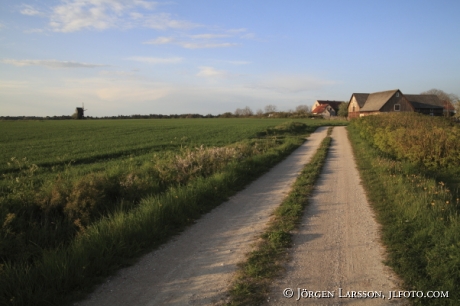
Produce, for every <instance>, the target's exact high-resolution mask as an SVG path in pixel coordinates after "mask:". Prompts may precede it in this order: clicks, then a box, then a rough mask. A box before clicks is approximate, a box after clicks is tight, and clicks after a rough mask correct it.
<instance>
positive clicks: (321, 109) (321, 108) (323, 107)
mask: <svg viewBox="0 0 460 306" xmlns="http://www.w3.org/2000/svg"><path fill="white" fill-rule="evenodd" d="M328 106H329V104H322V105H319V106H317V107H316V108H315V109H314V110H312V112H311V113H312V114H322V113H323V112H324V111H325V110H326V108H327V107H328Z"/></svg>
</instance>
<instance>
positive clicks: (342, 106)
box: [337, 102, 348, 117]
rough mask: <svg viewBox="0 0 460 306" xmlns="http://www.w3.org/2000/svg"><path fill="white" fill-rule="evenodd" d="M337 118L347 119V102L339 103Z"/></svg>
mask: <svg viewBox="0 0 460 306" xmlns="http://www.w3.org/2000/svg"><path fill="white" fill-rule="evenodd" d="M337 116H340V117H348V103H347V102H343V103H340V105H339V111H338V113H337Z"/></svg>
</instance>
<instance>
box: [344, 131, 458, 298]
mask: <svg viewBox="0 0 460 306" xmlns="http://www.w3.org/2000/svg"><path fill="white" fill-rule="evenodd" d="M348 130H349V133H348V135H349V138H350V141H351V143H352V146H353V150H354V154H355V157H356V162H357V165H358V168H359V171H360V174H361V180H362V183H363V186H364V187H365V189H366V193H367V197H368V199H369V201H370V203H371V205H372V207H373V209H374V211H375V212H376V217H377V219H378V221H379V222H380V224H381V230H382V239H383V242H384V244H385V245H386V248H387V251H388V254H387V262H386V264H388V265H389V266H390V267H392V268H393V269H394V271H395V272H396V273H397V274H398V275H399V276H400V277H401V278H402V280H403V281H404V287H405V288H404V289H405V290H415V291H423V292H427V291H444V292H446V291H448V292H449V293H448V294H449V297H448V298H439V299H429V298H413V299H412V298H411V300H410V301H411V303H412V304H414V305H460V292H459V291H458V288H459V284H460V218H459V211H460V199H459V193H458V190H451V188H450V187H449V186H448V185H447V184H446V183H445V182H444V181H441V180H439V176H436V177H437V179H436V177H433V176H432V175H436V172H435V171H434V170H430V171H426V170H424V169H423V167H420V165H416V164H413V163H410V162H408V161H398V160H395V159H393V158H391V157H389V156H388V154H384V153H382V152H381V151H379V150H378V149H376V148H375V147H373V146H372V145H371V144H370V143H369V142H368V141H366V140H365V139H363V138H362V137H361V136H360V131H359V129H358V128H357V126H355V125H354V124H351V125H349V126H348ZM441 172H443V170H441Z"/></svg>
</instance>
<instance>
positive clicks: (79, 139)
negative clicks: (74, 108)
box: [0, 119, 346, 305]
mask: <svg viewBox="0 0 460 306" xmlns="http://www.w3.org/2000/svg"><path fill="white" fill-rule="evenodd" d="M342 124H346V123H345V122H341V121H326V120H318V119H316V120H311V119H310V120H309V119H296V120H295V122H294V121H293V120H289V119H182V120H81V121H76V120H75V121H71V120H68V121H3V122H2V121H0V129H1V130H2V134H1V135H0V146H1V148H2V150H1V152H0V154H1V156H0V173H1V174H2V180H1V182H0V235H1V237H2V239H1V240H0V304H2V305H3V304H5V305H7V304H11V305H30V304H31V303H32V301H33V304H35V305H62V304H65V303H67V302H70V301H72V300H74V298H75V297H78V295H79V294H80V293H84V292H86V291H87V290H89V289H90V288H91V287H92V286H93V285H94V284H96V283H98V282H99V281H100V280H101V277H103V276H106V275H109V274H111V273H113V271H115V270H116V269H118V268H119V267H121V266H124V265H126V264H127V263H129V262H130V261H131V259H132V258H136V257H137V256H139V255H140V254H142V253H144V252H146V251H147V250H150V249H152V248H153V247H155V246H158V245H159V244H161V243H163V242H164V241H166V240H167V239H168V237H170V236H171V235H174V234H176V233H177V232H178V231H180V230H181V229H183V228H184V226H187V225H188V224H190V223H192V222H193V220H195V219H196V218H199V216H200V215H201V214H202V213H204V212H207V211H209V210H210V209H212V208H213V207H215V206H216V205H219V204H220V203H222V202H223V201H224V200H225V199H226V198H227V197H228V196H229V195H231V194H234V193H235V192H236V191H238V190H240V189H241V188H243V187H244V186H245V185H246V184H247V183H249V182H250V181H251V180H253V179H255V178H257V177H258V176H260V175H261V174H262V173H264V172H265V171H267V170H268V169H269V168H270V167H272V166H274V165H275V164H276V163H278V162H279V161H281V160H282V159H283V158H284V157H286V156H287V155H288V154H290V153H291V152H292V151H293V150H294V149H295V148H297V147H298V146H299V145H300V144H301V143H302V142H303V141H304V139H305V137H306V136H307V135H308V134H309V133H311V132H312V131H314V130H315V129H316V127H318V126H321V125H342ZM24 288H25V289H24Z"/></svg>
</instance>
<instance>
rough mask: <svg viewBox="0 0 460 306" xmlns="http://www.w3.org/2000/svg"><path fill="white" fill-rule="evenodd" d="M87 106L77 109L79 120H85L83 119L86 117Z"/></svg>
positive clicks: (83, 105) (82, 105)
mask: <svg viewBox="0 0 460 306" xmlns="http://www.w3.org/2000/svg"><path fill="white" fill-rule="evenodd" d="M85 110H86V109H85V104H83V103H82V104H81V107H77V108H76V109H75V113H76V114H77V119H83V117H84V116H85Z"/></svg>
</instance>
